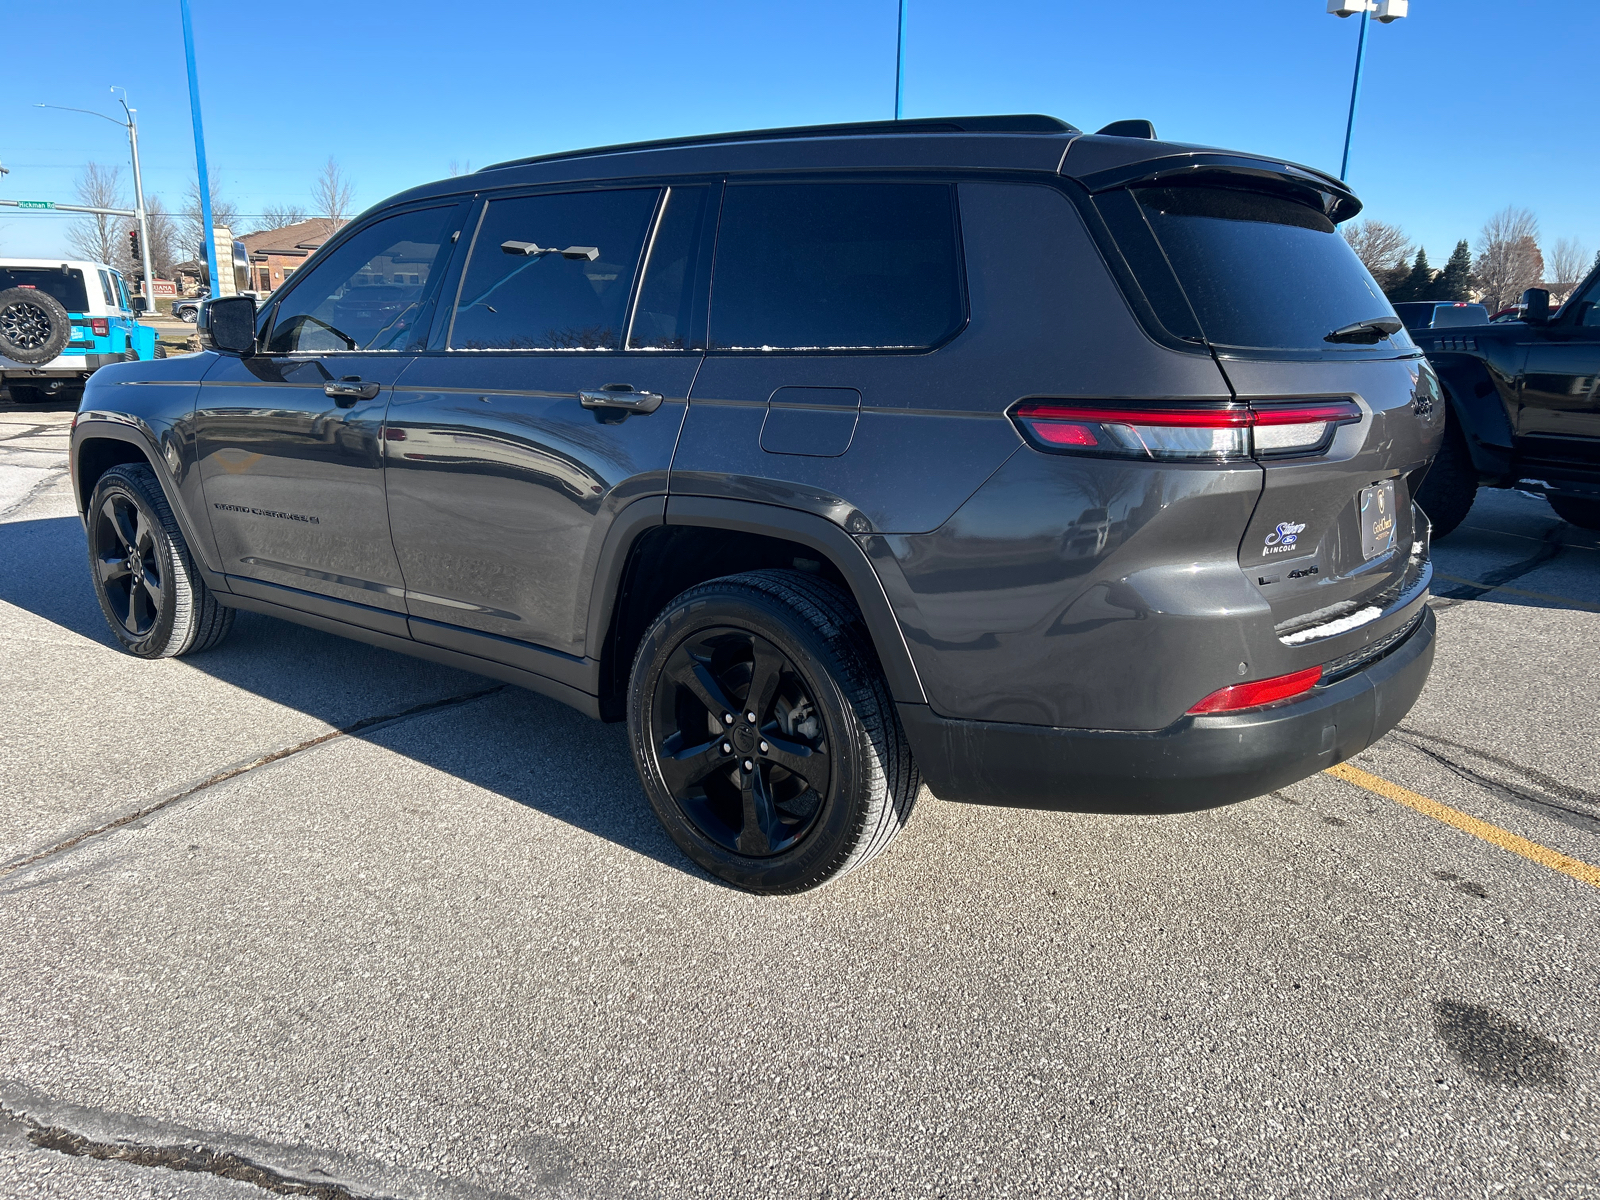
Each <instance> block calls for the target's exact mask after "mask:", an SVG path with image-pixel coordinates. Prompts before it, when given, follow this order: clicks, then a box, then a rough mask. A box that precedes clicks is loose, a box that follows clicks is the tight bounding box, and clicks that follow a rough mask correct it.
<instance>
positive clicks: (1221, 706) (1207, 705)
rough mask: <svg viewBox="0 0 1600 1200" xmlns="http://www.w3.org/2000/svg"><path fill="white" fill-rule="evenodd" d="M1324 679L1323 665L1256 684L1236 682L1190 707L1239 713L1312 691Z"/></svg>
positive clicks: (1194, 710)
mask: <svg viewBox="0 0 1600 1200" xmlns="http://www.w3.org/2000/svg"><path fill="white" fill-rule="evenodd" d="M1321 678H1322V668H1321V667H1308V668H1306V669H1305V670H1304V671H1296V672H1294V673H1293V674H1292V675H1278V676H1274V677H1273V678H1272V679H1257V680H1256V681H1255V682H1254V683H1236V684H1234V685H1233V686H1231V687H1225V688H1220V689H1219V690H1217V691H1215V692H1212V693H1211V695H1209V696H1207V697H1206V698H1205V699H1204V700H1202V701H1200V703H1199V704H1196V705H1195V706H1194V707H1193V708H1191V709H1190V710H1189V712H1190V713H1191V714H1195V713H1220V712H1237V711H1238V710H1239V709H1241V708H1259V707H1260V706H1261V705H1263V704H1273V703H1276V702H1277V701H1279V700H1287V699H1289V698H1290V697H1291V696H1298V695H1300V694H1301V693H1303V692H1309V691H1310V690H1311V689H1312V688H1314V687H1316V686H1317V680H1319V679H1321Z"/></svg>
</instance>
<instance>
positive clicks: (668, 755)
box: [656, 735, 733, 796]
mask: <svg viewBox="0 0 1600 1200" xmlns="http://www.w3.org/2000/svg"><path fill="white" fill-rule="evenodd" d="M674 736H676V735H674ZM656 757H657V760H658V761H659V762H660V764H661V775H662V778H664V779H665V780H666V781H667V789H668V790H669V791H670V792H672V794H673V795H674V796H679V795H682V794H683V792H684V791H686V790H687V789H688V788H691V787H693V786H694V785H695V784H697V783H699V782H700V781H701V780H702V779H704V778H705V777H706V776H707V775H709V774H711V772H712V771H714V770H716V769H717V768H718V767H728V766H732V765H733V760H732V759H731V758H730V757H729V756H728V755H726V754H723V753H722V739H720V738H718V739H717V740H716V741H714V742H706V743H705V744H704V745H700V746H690V747H689V748H688V749H687V750H679V751H676V752H672V751H669V750H668V749H667V748H666V747H665V746H663V747H662V749H661V752H660V753H659V754H658V755H657V756H656Z"/></svg>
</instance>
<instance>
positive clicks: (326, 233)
mask: <svg viewBox="0 0 1600 1200" xmlns="http://www.w3.org/2000/svg"><path fill="white" fill-rule="evenodd" d="M338 229H339V224H338V223H337V222H334V221H330V220H329V219H328V218H327V217H312V218H311V219H310V220H309V221H297V222H295V223H294V224H293V225H285V226H284V227H283V228H282V229H263V230H262V231H261V232H260V233H247V234H245V235H244V236H243V237H242V238H240V239H239V240H240V241H242V242H243V243H244V245H245V249H246V250H247V251H249V254H250V277H251V284H252V287H253V290H255V291H257V292H271V291H274V290H276V289H277V288H279V287H282V286H283V283H284V281H285V280H287V279H288V278H289V277H290V276H291V275H293V274H294V272H295V268H297V267H298V266H300V264H301V263H303V262H305V260H306V259H307V258H309V257H310V256H311V252H312V251H313V250H315V249H317V248H318V247H319V246H321V245H322V243H323V242H325V241H327V240H328V239H329V238H330V237H332V236H333V235H334V233H336V232H337V231H338Z"/></svg>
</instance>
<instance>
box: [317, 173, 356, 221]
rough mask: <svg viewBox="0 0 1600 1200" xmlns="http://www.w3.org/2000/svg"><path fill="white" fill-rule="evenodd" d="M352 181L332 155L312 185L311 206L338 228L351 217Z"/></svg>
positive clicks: (318, 214)
mask: <svg viewBox="0 0 1600 1200" xmlns="http://www.w3.org/2000/svg"><path fill="white" fill-rule="evenodd" d="M350 195H351V188H350V181H349V180H348V179H346V178H345V177H344V172H343V171H342V170H340V169H339V164H338V162H336V161H335V160H334V159H333V158H332V157H330V158H329V159H328V161H327V163H326V164H324V166H323V168H322V173H321V174H320V175H318V176H317V178H316V181H315V182H314V183H312V185H311V206H312V207H313V208H315V209H316V210H317V216H319V217H327V218H328V220H330V221H332V222H333V225H334V228H335V229H337V228H338V227H339V226H341V225H343V224H344V223H345V222H346V221H348V220H349V219H350Z"/></svg>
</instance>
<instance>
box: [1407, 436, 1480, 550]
mask: <svg viewBox="0 0 1600 1200" xmlns="http://www.w3.org/2000/svg"><path fill="white" fill-rule="evenodd" d="M1477 494H1478V468H1477V467H1475V466H1473V465H1472V452H1471V451H1470V450H1468V449H1467V439H1466V438H1465V437H1463V436H1462V433H1461V427H1460V426H1459V425H1457V424H1456V422H1455V420H1454V414H1453V413H1452V414H1451V416H1450V419H1449V420H1448V422H1447V424H1446V425H1445V430H1444V444H1443V445H1441V446H1440V447H1439V456H1438V457H1437V458H1435V459H1434V460H1433V466H1431V467H1429V468H1428V475H1427V478H1425V479H1424V480H1423V481H1422V486H1421V487H1419V488H1418V489H1417V505H1418V507H1420V508H1421V509H1422V511H1423V512H1425V513H1427V514H1428V520H1430V521H1432V522H1433V540H1434V541H1438V540H1439V539H1440V538H1442V537H1444V536H1446V535H1447V534H1449V533H1451V532H1452V531H1453V530H1454V529H1455V527H1456V526H1457V525H1460V524H1461V522H1463V521H1465V520H1466V519H1467V513H1468V512H1469V511H1471V509H1472V501H1473V499H1474V498H1475V497H1476V496H1477Z"/></svg>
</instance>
